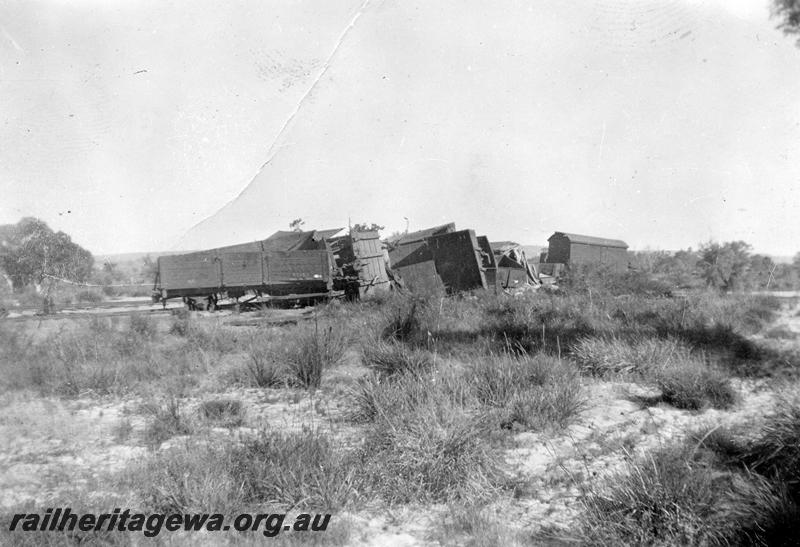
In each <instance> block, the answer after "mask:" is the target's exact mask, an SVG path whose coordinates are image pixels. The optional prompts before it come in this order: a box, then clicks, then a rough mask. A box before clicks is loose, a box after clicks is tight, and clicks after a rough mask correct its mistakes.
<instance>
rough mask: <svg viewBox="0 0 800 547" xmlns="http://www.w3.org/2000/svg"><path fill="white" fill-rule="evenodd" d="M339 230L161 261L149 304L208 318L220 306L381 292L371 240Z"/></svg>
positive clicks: (378, 257)
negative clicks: (180, 305) (173, 305)
mask: <svg viewBox="0 0 800 547" xmlns="http://www.w3.org/2000/svg"><path fill="white" fill-rule="evenodd" d="M341 232H342V230H341V229H335V230H321V231H316V230H312V231H307V232H283V231H279V232H276V233H274V234H273V235H271V236H270V237H268V238H267V239H264V240H261V241H254V242H251V243H243V244H239V245H231V246H227V247H220V248H217V249H210V250H206V251H199V252H193V253H185V254H179V255H170V256H162V257H159V259H158V269H157V272H156V278H155V281H154V286H153V301H154V302H161V303H163V304H164V305H166V302H167V301H168V300H169V299H171V298H181V299H183V300H184V302H185V303H186V304H187V306H188V307H189V308H190V309H193V308H205V309H209V310H213V309H215V308H216V307H217V305H218V303H219V301H220V300H222V299H225V298H227V299H233V300H234V301H235V302H236V303H237V304H238V303H239V301H240V299H242V298H245V300H244V302H246V303H249V302H263V301H265V300H303V301H313V300H318V299H324V298H330V297H332V296H346V297H350V298H355V297H359V296H364V295H365V294H369V293H370V292H376V291H381V290H386V289H388V288H389V276H388V274H387V272H386V268H385V263H384V258H383V252H382V250H381V243H380V239H379V235H378V233H377V232H374V231H350V232H348V233H346V234H344V235H338V236H337V234H340V233H341Z"/></svg>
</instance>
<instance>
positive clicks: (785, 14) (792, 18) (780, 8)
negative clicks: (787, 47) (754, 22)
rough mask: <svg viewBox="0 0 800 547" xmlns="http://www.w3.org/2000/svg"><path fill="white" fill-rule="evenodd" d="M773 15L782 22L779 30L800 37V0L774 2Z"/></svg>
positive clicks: (799, 42)
mask: <svg viewBox="0 0 800 547" xmlns="http://www.w3.org/2000/svg"><path fill="white" fill-rule="evenodd" d="M772 15H773V17H777V18H779V19H780V20H781V23H780V24H779V25H778V28H779V29H781V30H782V31H783V32H784V33H785V34H790V35H791V34H794V35H798V36H800V0H773V4H772ZM797 44H798V46H800V38H798V41H797Z"/></svg>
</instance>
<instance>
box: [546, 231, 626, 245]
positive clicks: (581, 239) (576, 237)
mask: <svg viewBox="0 0 800 547" xmlns="http://www.w3.org/2000/svg"><path fill="white" fill-rule="evenodd" d="M554 237H566V238H567V239H568V240H569V241H570V242H571V243H582V244H584V245H598V246H601V247H619V248H620V249H627V248H628V244H627V243H625V242H624V241H622V240H621V239H606V238H604V237H593V236H584V235H580V234H571V233H569V232H556V233H554V234H553V235H551V236H550V237H549V238H547V240H548V241H549V240H551V239H553V238H554Z"/></svg>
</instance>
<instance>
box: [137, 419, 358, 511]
mask: <svg viewBox="0 0 800 547" xmlns="http://www.w3.org/2000/svg"><path fill="white" fill-rule="evenodd" d="M352 457H353V456H352V455H351V454H349V453H348V452H346V451H343V450H341V449H339V448H337V447H336V446H335V444H334V443H333V442H332V441H331V439H330V438H329V437H328V436H327V435H326V434H325V433H323V432H321V431H318V430H310V429H309V430H304V431H302V432H300V433H278V432H276V433H268V432H263V433H262V434H261V435H260V436H259V437H258V438H256V439H250V440H245V441H242V442H241V443H230V442H213V441H210V440H209V441H193V442H190V443H189V444H187V445H186V446H185V447H183V448H175V449H172V450H170V451H166V452H160V453H158V454H156V455H154V456H153V457H152V458H151V459H150V460H148V461H147V462H145V463H144V464H143V465H142V466H141V467H140V468H139V469H138V470H136V471H135V472H134V473H132V474H131V475H130V476H129V477H128V479H129V481H131V486H132V487H133V488H134V490H135V491H136V492H138V494H139V496H140V498H141V500H142V504H143V506H144V507H145V508H146V509H148V510H149V511H153V512H187V513H188V512H203V511H207V510H208V508H214V510H215V511H217V512H221V513H226V514H233V513H236V512H242V511H246V510H248V509H252V508H254V507H255V506H257V505H258V506H269V507H272V508H273V509H274V510H276V511H277V510H278V509H279V508H283V509H288V508H295V509H309V510H312V509H313V510H317V511H319V512H329V511H335V510H339V509H341V508H342V507H344V506H345V505H346V504H347V503H348V502H350V501H351V500H354V499H355V498H356V496H357V493H358V491H359V488H358V487H357V485H358V483H359V480H360V473H359V472H358V469H359V466H358V465H354V462H353V461H352Z"/></svg>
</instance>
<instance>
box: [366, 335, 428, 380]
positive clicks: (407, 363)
mask: <svg viewBox="0 0 800 547" xmlns="http://www.w3.org/2000/svg"><path fill="white" fill-rule="evenodd" d="M361 356H362V362H363V363H364V365H366V366H367V368H369V369H371V370H374V371H375V372H377V373H378V374H379V375H381V376H383V377H388V376H393V375H397V374H405V373H412V374H421V373H424V372H427V371H429V370H430V369H431V367H432V366H433V359H432V357H431V354H430V353H429V352H427V351H425V350H419V349H415V348H410V347H408V346H407V345H405V344H402V343H400V342H396V341H389V342H385V341H383V340H377V341H374V342H372V343H368V344H365V345H363V346H362V348H361Z"/></svg>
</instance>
